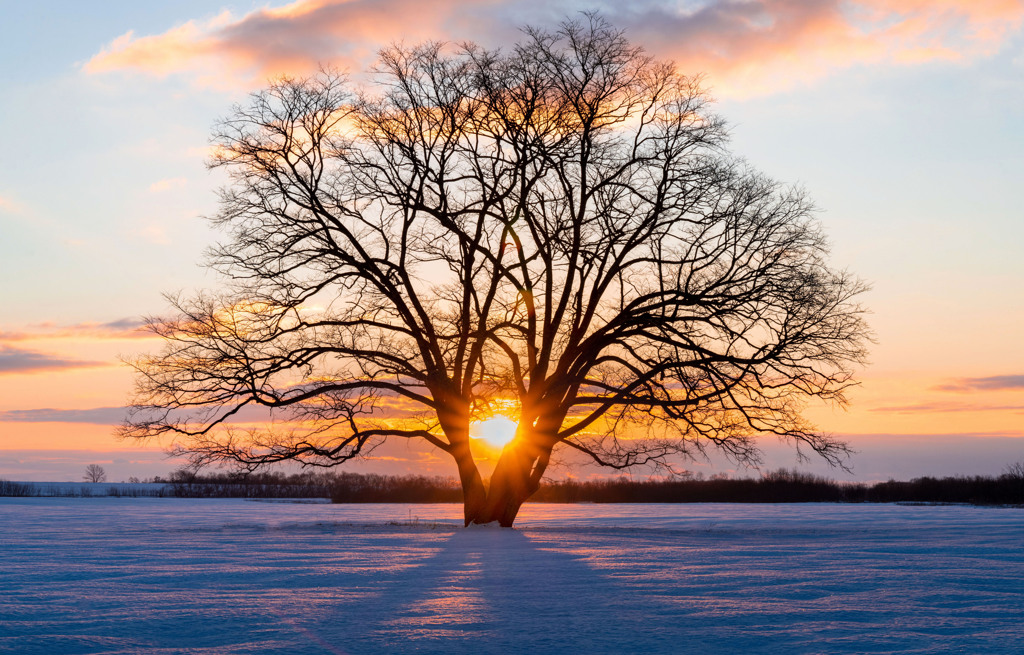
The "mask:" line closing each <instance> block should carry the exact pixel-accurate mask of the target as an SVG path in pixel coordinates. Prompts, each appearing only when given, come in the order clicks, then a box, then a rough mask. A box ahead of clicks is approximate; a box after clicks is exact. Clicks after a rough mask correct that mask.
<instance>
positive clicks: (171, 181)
mask: <svg viewBox="0 0 1024 655" xmlns="http://www.w3.org/2000/svg"><path fill="white" fill-rule="evenodd" d="M186 184H188V180H186V179H185V178H183V177H171V178H167V179H165V180H160V181H158V182H154V183H152V184H150V185H149V190H150V191H152V192H153V193H161V192H163V191H170V190H172V189H180V188H182V187H183V186H185V185H186Z"/></svg>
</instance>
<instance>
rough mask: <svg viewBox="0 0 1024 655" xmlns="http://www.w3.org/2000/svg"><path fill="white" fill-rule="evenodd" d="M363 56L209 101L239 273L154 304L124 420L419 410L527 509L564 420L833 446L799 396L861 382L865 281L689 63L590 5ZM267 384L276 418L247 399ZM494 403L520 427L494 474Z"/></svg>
mask: <svg viewBox="0 0 1024 655" xmlns="http://www.w3.org/2000/svg"><path fill="white" fill-rule="evenodd" d="M371 79H372V81H371V82H370V83H368V84H364V85H362V86H361V87H356V86H354V85H352V84H350V83H349V82H348V81H347V80H346V79H345V77H344V76H342V75H339V74H338V73H336V72H333V71H331V70H324V71H322V72H321V73H320V74H318V75H315V76H313V77H310V78H308V79H293V78H282V79H280V80H278V81H276V82H274V83H273V84H271V85H270V86H269V87H268V88H267V89H265V90H263V91H261V92H259V93H256V94H254V95H253V96H252V97H251V98H250V99H249V102H248V103H246V104H244V105H240V106H236V107H234V108H233V110H232V111H231V113H230V115H229V116H228V117H227V118H226V119H224V120H222V121H221V122H220V123H219V124H218V127H217V129H216V131H215V134H214V137H213V141H214V144H215V147H216V153H217V154H216V155H215V157H214V159H213V161H212V166H214V167H218V168H223V169H226V170H227V172H228V173H229V175H230V182H229V184H228V185H227V186H225V187H224V188H223V190H222V191H221V196H220V201H221V202H220V210H219V212H218V213H217V215H216V216H214V217H213V218H212V221H213V223H214V224H216V225H217V226H219V227H221V228H222V229H223V230H224V233H225V234H226V238H225V240H224V241H223V243H221V244H220V245H218V246H216V247H215V248H213V249H212V251H211V253H210V262H209V263H210V265H211V266H212V267H213V268H214V269H216V270H217V271H219V272H221V273H222V274H223V275H224V276H225V277H226V279H227V284H226V288H225V290H224V291H222V292H219V293H200V294H198V295H195V296H194V297H182V296H179V297H174V298H172V301H173V304H174V307H175V309H176V312H177V314H176V315H175V316H172V317H167V318H154V319H152V320H151V321H150V327H151V329H152V330H153V331H155V332H156V333H157V334H159V335H160V336H162V337H163V338H164V340H165V347H164V350H163V351H162V352H160V353H158V354H155V355H151V356H143V357H141V358H139V359H137V360H135V361H134V362H133V364H134V366H135V367H136V369H137V371H138V376H137V380H138V385H137V390H136V395H135V399H134V401H133V407H132V410H131V414H130V416H129V419H128V420H127V422H126V423H125V425H124V426H123V428H122V434H124V435H126V436H130V437H140V438H147V437H154V436H160V435H172V436H173V437H174V441H175V444H176V446H175V448H176V449H177V452H180V453H185V454H188V455H189V456H190V457H191V458H192V460H193V462H194V463H195V464H196V465H202V464H207V463H211V462H223V461H228V462H234V463H236V464H238V465H240V466H242V467H246V468H255V467H258V466H262V465H265V464H270V463H274V462H279V461H284V460H298V461H300V462H302V463H304V464H307V465H314V466H333V465H336V464H339V463H342V462H345V461H347V460H350V459H352V458H354V457H357V456H360V455H362V454H366V453H367V452H368V451H369V450H371V449H372V448H373V447H374V446H375V445H377V444H379V443H380V442H381V441H382V440H383V439H386V438H406V439H422V440H425V441H427V442H429V443H430V444H432V445H433V446H434V447H436V448H438V449H440V450H441V451H444V452H446V453H448V454H449V455H450V456H451V457H452V458H453V460H454V462H455V464H456V467H457V469H458V472H459V476H460V480H461V482H462V487H463V494H464V500H465V517H466V523H467V524H468V523H470V522H474V521H476V522H489V521H494V520H497V521H500V522H501V524H502V525H511V524H512V522H513V521H514V519H515V516H516V513H517V512H518V509H519V507H520V505H521V504H522V502H524V501H525V500H526V499H527V498H528V497H529V495H530V494H531V493H533V491H535V490H536V488H537V486H538V484H539V482H540V479H541V477H542V476H543V475H544V472H545V470H546V469H547V467H548V465H549V462H550V458H551V455H552V452H553V450H554V449H555V448H556V447H564V448H571V449H575V450H576V451H579V452H581V453H584V454H585V455H586V456H587V457H589V458H590V459H592V460H593V461H594V462H596V463H598V464H601V465H604V466H611V467H616V468H626V467H630V466H637V465H645V464H647V465H658V464H669V463H671V462H672V461H678V460H679V458H686V457H694V456H699V455H700V454H701V453H703V452H704V451H705V450H706V449H707V448H708V447H713V448H715V449H718V450H721V451H723V452H725V453H726V454H727V455H729V456H730V457H732V458H733V459H735V460H737V461H740V462H756V461H757V460H758V457H759V451H758V448H757V443H756V439H757V438H758V437H761V436H764V435H775V436H777V437H779V438H782V439H787V440H790V441H792V442H793V443H794V444H795V445H796V446H797V448H801V447H803V448H806V449H809V450H810V451H813V452H815V453H817V454H819V455H821V456H822V457H824V458H825V459H827V460H828V461H830V462H832V463H841V462H842V460H843V458H844V456H845V455H846V453H847V450H846V447H845V445H844V444H842V443H841V442H838V441H835V440H834V439H832V438H830V437H829V436H827V435H825V434H823V433H820V432H818V431H816V430H815V429H814V428H813V427H811V426H809V425H808V424H807V423H806V422H805V421H804V420H803V419H802V418H801V414H800V412H801V409H802V407H803V405H804V401H805V400H807V399H808V398H812V397H817V398H821V399H824V400H827V401H833V402H837V403H843V402H844V396H843V392H844V390H845V389H846V388H847V387H848V386H849V385H850V384H851V383H852V375H853V370H854V368H855V367H856V365H857V364H858V363H859V362H860V361H861V360H862V358H863V356H864V347H865V343H866V341H867V329H866V327H865V324H864V322H863V320H862V314H863V310H862V309H861V307H860V306H859V305H858V304H857V303H856V297H857V295H858V294H860V293H861V292H862V291H863V290H864V285H863V284H862V283H861V282H859V281H858V280H857V279H856V278H855V277H853V276H852V275H850V274H848V273H846V272H845V271H837V270H833V269H831V268H829V266H828V264H827V261H826V260H827V255H828V249H827V245H826V242H825V238H824V236H823V234H822V231H821V228H820V226H819V225H818V223H817V221H816V220H815V217H814V212H813V207H812V204H811V202H810V201H809V200H808V199H807V197H806V195H805V194H804V192H803V191H801V190H800V189H798V188H793V187H789V186H785V185H782V184H780V183H778V182H776V181H774V180H771V179H769V178H767V177H766V176H764V175H761V174H759V173H757V172H756V171H754V170H751V168H750V167H749V166H748V165H746V164H745V163H744V162H743V161H742V160H740V159H738V158H736V157H734V156H732V155H730V153H729V152H728V150H727V147H726V146H727V132H726V127H725V124H724V122H723V120H722V119H720V118H719V117H717V116H716V115H715V114H713V113H712V112H711V111H710V110H709V100H708V98H707V96H706V94H705V93H704V92H703V91H702V90H701V87H700V80H699V78H697V77H690V76H686V75H683V74H681V73H680V72H678V71H677V70H676V68H675V67H674V65H672V64H671V63H667V62H661V61H657V60H654V59H653V58H651V57H649V56H647V55H646V54H645V53H644V52H643V50H642V49H640V48H638V47H635V46H633V45H632V44H630V43H629V42H628V40H627V39H626V38H625V36H624V35H623V33H621V32H619V31H617V30H615V29H614V28H613V27H612V26H610V25H608V24H607V23H605V22H604V21H603V20H602V19H601V18H599V17H595V16H587V17H585V18H584V19H582V20H578V21H566V22H564V23H562V24H561V26H560V27H559V28H558V29H557V30H555V31H546V30H542V29H539V28H525V29H524V32H523V38H522V40H521V41H520V42H519V43H517V44H515V45H514V46H512V47H510V48H508V49H507V50H487V49H484V48H482V47H479V46H477V45H474V44H471V43H470V44H462V45H459V46H452V45H448V44H441V43H427V44H423V45H420V46H417V47H413V48H402V47H392V48H389V49H386V50H383V51H382V52H381V55H380V60H379V63H378V66H377V68H376V70H375V71H374V74H373V76H372V78H371ZM254 406H255V407H263V408H269V409H270V410H271V411H272V412H273V416H274V417H276V418H277V419H278V423H276V424H275V425H276V427H274V426H268V425H260V422H259V421H255V420H254V421H253V424H254V425H257V426H258V427H250V428H248V429H241V428H239V427H237V424H236V427H232V420H235V421H237V420H238V419H239V418H241V417H244V416H245V415H246V412H251V407H254ZM495 413H499V414H505V415H507V416H509V418H511V419H513V420H514V421H516V422H517V423H518V428H517V431H516V437H515V439H514V440H513V441H512V442H510V443H509V444H508V445H507V446H506V447H505V449H504V451H503V452H502V454H501V457H500V459H499V461H498V463H497V466H496V468H495V471H494V474H493V475H492V476H491V479H490V481H489V483H488V484H485V482H484V480H483V479H482V478H481V476H480V473H479V470H478V468H477V465H476V462H475V461H474V459H473V455H472V439H471V438H470V424H471V423H472V422H473V421H475V420H480V419H482V418H486V417H487V416H491V415H494V414H495Z"/></svg>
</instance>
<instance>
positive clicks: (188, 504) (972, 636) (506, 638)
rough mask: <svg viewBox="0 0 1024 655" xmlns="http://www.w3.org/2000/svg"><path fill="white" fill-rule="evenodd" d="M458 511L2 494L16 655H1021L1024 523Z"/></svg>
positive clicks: (664, 509)
mask: <svg viewBox="0 0 1024 655" xmlns="http://www.w3.org/2000/svg"><path fill="white" fill-rule="evenodd" d="M460 512H461V508H460V507H458V506H455V505H415V506H410V505H359V506H344V505H329V504H319V503H307V504H300V503H287V502H275V503H270V502H247V501H243V500H192V499H176V498H163V499H159V498H102V497H100V498H0V652H11V653H47V654H50V653H54V654H56V653H185V652H187V653H252V652H262V653H353V654H358V653H380V652H398V653H401V652H425V653H516V652H532V653H558V652H566V653H762V652H777V653H837V652H851V653H930V652H934V653H939V652H943V653H945V652H964V653H1014V652H1022V651H1024V510H1022V509H1000V508H979V507H906V506H888V505H719V504H707V505H527V506H526V507H525V508H524V510H523V512H522V514H521V517H520V520H519V522H518V529H516V530H501V529H497V528H495V529H490V528H480V529H470V530H464V529H461V528H457V527H456V526H457V524H459V523H460V521H459V514H460ZM395 523H398V525H396V524H395Z"/></svg>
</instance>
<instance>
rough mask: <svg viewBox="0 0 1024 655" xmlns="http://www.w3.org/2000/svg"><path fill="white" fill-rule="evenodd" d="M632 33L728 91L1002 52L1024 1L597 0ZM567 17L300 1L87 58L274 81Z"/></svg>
mask: <svg viewBox="0 0 1024 655" xmlns="http://www.w3.org/2000/svg"><path fill="white" fill-rule="evenodd" d="M588 6H589V8H591V9H596V10H599V11H601V12H602V13H603V15H605V16H607V17H608V18H609V19H610V20H611V21H612V22H613V23H614V24H615V25H618V26H621V27H623V28H626V29H627V31H628V34H629V36H630V38H631V39H633V40H634V41H635V42H636V43H642V44H644V45H645V47H647V48H648V49H649V50H650V51H651V52H652V53H653V54H655V55H657V56H659V57H665V58H671V59H675V60H677V61H678V62H679V63H680V65H681V66H682V67H683V69H684V70H686V71H690V72H705V73H708V74H709V76H710V77H711V80H712V83H713V84H714V85H715V87H716V91H724V92H726V93H739V94H751V93H770V92H772V91H774V90H777V89H779V88H784V87H786V86H790V85H792V84H793V83H794V81H808V80H813V79H817V78H819V77H821V76H824V75H827V74H828V73H829V72H830V71H833V70H835V69H841V68H846V67H850V66H855V65H860V64H887V65H888V64H893V63H896V64H913V63H919V62H924V61H932V60H937V59H938V60H963V59H968V58H973V57H978V56H987V55H990V54H992V53H994V52H996V51H997V50H998V49H999V48H1000V47H1001V46H1002V45H1003V44H1004V43H1005V42H1006V41H1007V39H1008V38H1009V36H1010V35H1012V34H1014V33H1015V32H1017V31H1018V30H1019V29H1020V27H1021V24H1022V21H1024V3H1021V2H1019V1H1018V0H846V1H844V0H710V1H707V2H700V3H678V4H677V3H670V2H666V1H665V0H636V1H634V2H630V3H619V2H612V1H611V0H597V1H596V2H592V3H590V4H589V5H588ZM558 18H561V16H560V15H559V14H558V13H556V12H555V11H553V10H552V6H551V3H550V2H547V1H545V0H521V1H520V2H517V3H514V4H512V3H494V2H489V1H485V0H469V1H462V2H456V1H454V0H298V1H296V2H293V3H292V4H289V5H287V6H285V7H281V8H278V9H260V10H257V11H253V12H250V13H248V14H245V15H243V16H234V15H232V14H230V13H229V12H223V13H221V14H219V15H217V16H215V17H213V18H209V19H206V20H192V21H189V22H187V23H184V24H181V25H178V26H176V27H174V28H172V29H170V30H168V31H166V32H164V33H162V34H155V35H146V36H137V35H135V34H134V33H133V32H128V33H126V34H123V35H121V36H120V37H118V38H116V39H114V40H113V41H111V42H110V43H109V44H107V45H106V46H105V47H104V48H103V49H102V50H101V51H100V52H99V53H97V54H96V55H95V56H93V57H92V59H90V60H89V62H88V63H87V64H86V65H85V70H86V71H87V72H89V73H102V72H109V71H125V70H134V71H139V72H144V73H147V74H151V75H157V76H166V75H170V74H179V73H183V74H187V75H189V76H191V78H192V79H193V80H195V81H196V82H197V83H199V84H203V85H215V86H225V85H235V84H238V83H242V84H244V85H248V86H258V85H262V84H263V82H264V81H265V79H266V78H267V77H269V76H275V75H279V74H305V73H308V72H310V71H312V70H314V69H315V68H316V66H317V64H318V63H320V62H330V63H333V64H335V65H339V66H341V67H348V68H350V69H352V70H360V69H363V68H364V67H365V66H366V64H368V63H369V62H371V61H372V60H373V58H374V56H375V53H376V51H377V49H378V48H380V47H381V46H382V45H387V44H389V43H391V42H393V41H396V40H401V41H404V42H406V43H415V42H419V41H422V40H426V39H441V40H444V39H451V40H456V41H458V40H463V39H467V38H470V39H473V40H475V41H478V42H480V43H483V44H485V45H492V46H493V45H497V44H500V43H507V42H508V41H509V40H510V39H512V38H515V28H516V26H518V25H521V24H524V23H531V24H545V23H547V24H551V23H552V21H553V20H556V19H558Z"/></svg>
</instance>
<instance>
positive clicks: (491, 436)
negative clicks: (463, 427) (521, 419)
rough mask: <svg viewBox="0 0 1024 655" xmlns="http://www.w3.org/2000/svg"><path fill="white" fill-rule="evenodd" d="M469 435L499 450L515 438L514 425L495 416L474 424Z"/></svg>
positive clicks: (508, 420) (512, 422)
mask: <svg viewBox="0 0 1024 655" xmlns="http://www.w3.org/2000/svg"><path fill="white" fill-rule="evenodd" d="M470 434H472V435H473V436H474V437H477V438H479V439H483V440H484V441H486V442H487V443H489V444H491V445H492V446H497V447H498V448H501V447H502V446H504V445H505V444H507V443H508V442H510V441H512V439H513V438H515V436H516V423H515V421H512V420H510V419H508V418H506V417H504V416H495V417H494V418H489V419H487V420H486V421H480V422H479V423H474V424H473V426H472V427H471V428H470Z"/></svg>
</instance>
